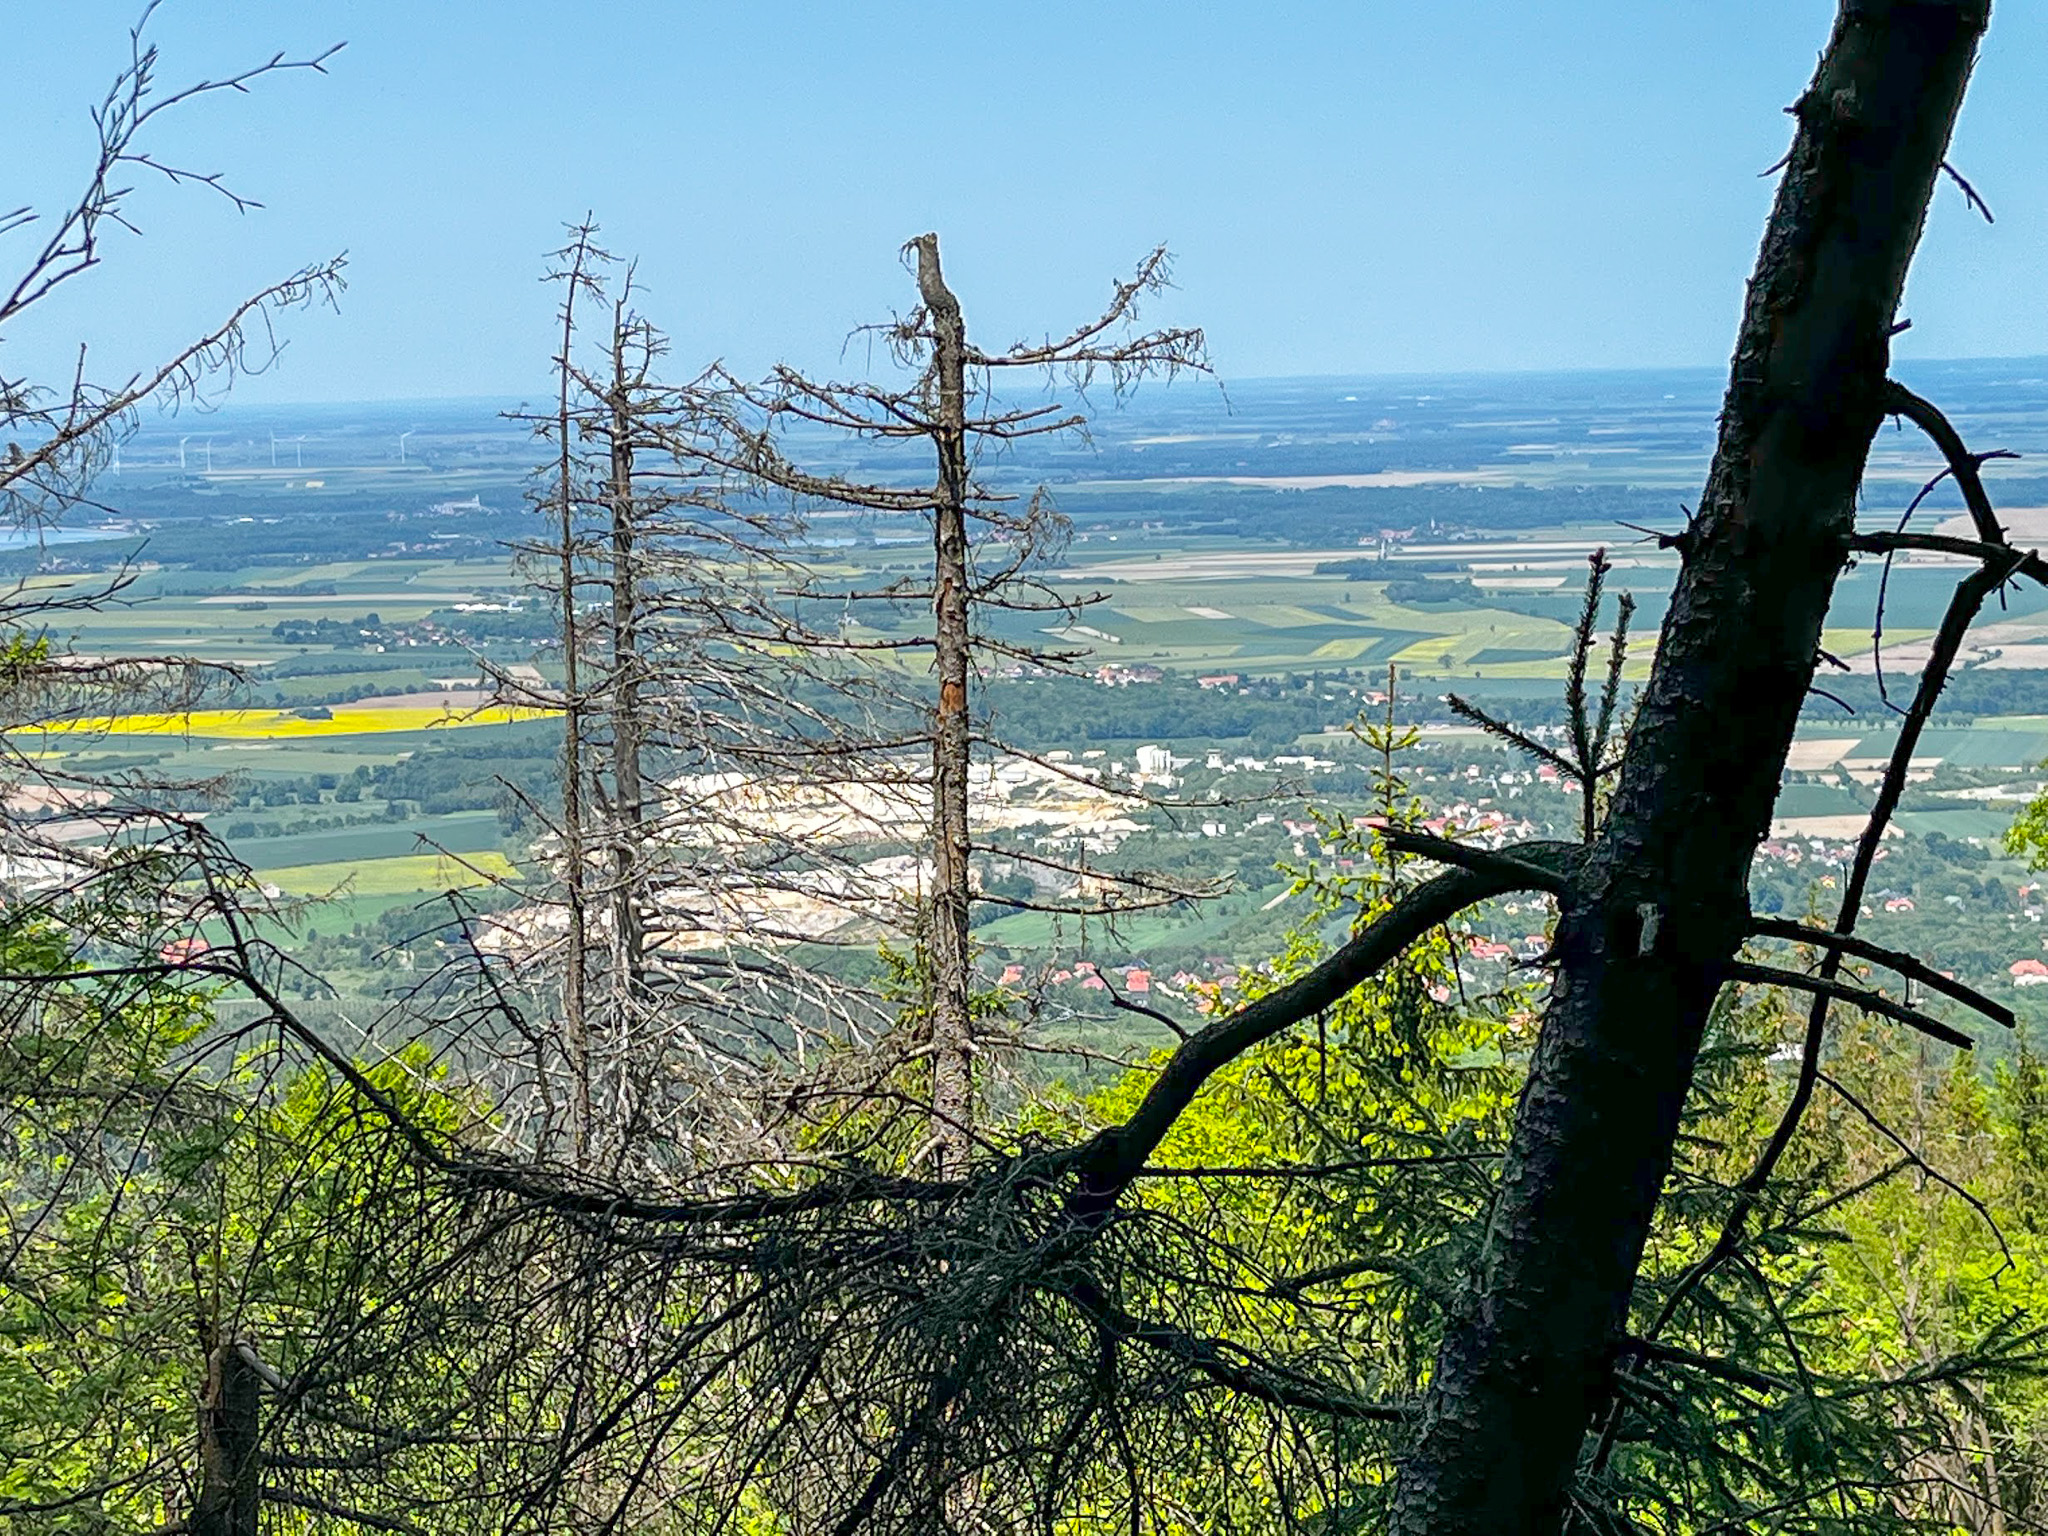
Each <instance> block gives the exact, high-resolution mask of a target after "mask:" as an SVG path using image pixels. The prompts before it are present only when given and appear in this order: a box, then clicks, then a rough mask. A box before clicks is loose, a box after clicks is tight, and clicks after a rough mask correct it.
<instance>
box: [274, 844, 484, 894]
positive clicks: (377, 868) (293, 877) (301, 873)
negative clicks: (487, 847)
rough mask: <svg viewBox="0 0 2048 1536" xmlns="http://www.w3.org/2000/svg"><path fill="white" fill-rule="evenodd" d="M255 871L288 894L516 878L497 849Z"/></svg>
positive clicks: (458, 886)
mask: <svg viewBox="0 0 2048 1536" xmlns="http://www.w3.org/2000/svg"><path fill="white" fill-rule="evenodd" d="M257 873H258V875H259V877H260V878H261V879H263V880H265V881H268V882H269V883H270V884H272V885H275V886H276V887H277V888H278V889H279V890H281V891H284V892H286V893H287V894H288V895H292V896H325V895H328V894H330V893H332V892H335V891H347V892H348V893H349V894H351V895H356V896H400V895H405V894H408V893H411V892H415V891H419V892H426V891H459V890H465V889H468V888H469V887H472V886H478V885H489V884H492V883H493V882H494V881H498V880H517V879H518V878H519V871H518V870H517V869H516V868H515V867H514V866H513V864H512V861H511V860H510V859H508V858H506V857H505V855H504V854H502V853H497V852H487V853H466V854H462V855H460V856H456V855H453V854H446V853H408V854H401V855H399V856H398V857H396V858H390V859H362V860H342V861H339V862H336V863H332V864H294V865H292V866H290V867H289V868H286V869H265V870H259V871H258V872H257Z"/></svg>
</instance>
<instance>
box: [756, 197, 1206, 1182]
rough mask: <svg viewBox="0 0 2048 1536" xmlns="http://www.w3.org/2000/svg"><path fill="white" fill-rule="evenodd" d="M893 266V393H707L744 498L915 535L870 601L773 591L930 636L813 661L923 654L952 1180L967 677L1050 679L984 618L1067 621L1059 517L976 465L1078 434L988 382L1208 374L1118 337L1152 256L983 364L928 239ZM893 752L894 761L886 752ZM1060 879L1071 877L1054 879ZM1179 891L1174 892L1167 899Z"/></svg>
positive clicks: (964, 930) (935, 1163)
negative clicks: (896, 296)
mask: <svg viewBox="0 0 2048 1536" xmlns="http://www.w3.org/2000/svg"><path fill="white" fill-rule="evenodd" d="M904 254H905V256H906V257H907V258H908V259H909V260H910V262H911V263H912V264H913V265H914V271H915V277H916V282H917V294H918V301H919V302H918V305H917V307H916V308H915V309H914V310H912V311H911V312H910V314H908V315H907V316H905V317H904V318H903V319H901V320H899V321H897V322H896V323H894V324H893V325H889V326H885V327H880V328H878V329H879V330H880V332H881V334H882V335H883V336H884V337H885V338H886V340H887V342H888V344H889V346H890V348H891V349H892V352H893V354H894V358H895V360H896V362H897V363H898V364H899V365H900V366H901V367H903V368H904V369H906V370H908V371H910V372H911V373H912V375H913V377H912V380H911V382H910V383H909V384H908V385H891V384H887V383H873V382H856V383H833V382H821V381H818V380H814V379H811V378H809V377H807V376H805V375H804V374H802V373H799V372H797V371H796V370H794V369H791V368H780V369H777V370H776V371H775V373H774V374H773V375H772V376H771V377H770V378H769V379H768V380H767V381H766V382H765V383H762V384H746V383H742V382H741V381H739V380H737V379H733V378H730V377H729V376H728V377H727V379H726V381H725V382H726V384H727V386H728V387H729V389H730V390H731V392H732V395H733V397H734V399H735V401H736V402H737V404H738V406H739V409H738V410H737V411H735V412H734V413H733V414H732V416H731V417H730V418H729V420H728V423H727V425H728V431H727V433H726V440H725V442H724V443H723V444H722V445H721V447H720V448H719V449H718V450H717V452H718V453H719V455H720V458H719V462H720V464H721V465H722V466H723V467H725V468H728V469H730V470H732V471H734V472H736V473H739V474H742V475H744V476H745V477H746V478H747V479H748V481H749V482H750V483H751V484H752V485H753V487H754V488H755V490H756V492H757V494H780V495H783V496H786V497H789V498H792V499H793V500H794V503H795V504H796V505H798V506H800V507H803V508H805V509H806V510H807V511H808V512H810V513H811V514H812V515H816V514H819V513H830V514H836V515H839V516H842V517H843V516H845V515H847V514H849V513H852V514H859V515H862V516H868V517H873V518H877V519H884V520H886V519H889V518H903V517H923V518H925V519H926V520H928V522H929V524H930V530H931V548H932V564H931V572H930V575H929V577H926V578H917V579H909V580H904V581H899V582H893V583H884V584H883V585H882V586H880V587H879V588H869V589H858V588H854V589H844V588H835V587H833V586H832V585H830V584H828V583H825V582H821V581H819V580H817V579H815V578H807V579H805V580H804V581H803V583H802V584H801V585H800V586H799V587H798V588H796V589H794V590H793V591H792V592H791V594H790V595H791V598H792V600H793V601H795V602H797V603H800V604H802V605H804V606H806V607H810V608H816V607H819V606H824V607H827V608H829V607H831V606H834V605H836V606H838V607H840V608H841V609H842V611H843V612H844V613H845V614H847V615H849V616H851V615H853V614H854V613H855V612H856V610H858V609H860V608H862V607H872V606H877V605H886V606H890V607H895V606H900V605H905V604H910V603H918V602H924V603H929V605H930V613H931V629H930V631H929V633H924V634H914V635H911V636H899V635H887V634H884V633H879V632H877V633H871V634H869V635H868V636H867V637H865V638H856V637H854V636H853V635H851V634H849V633H847V632H846V629H845V627H842V632H841V635H840V637H839V638H838V639H837V640H836V641H835V642H830V643H828V644H827V645H826V646H825V647H823V649H825V650H828V651H832V652H836V653H838V654H840V655H842V656H855V655H860V656H866V657H868V658H873V657H876V656H886V657H888V658H890V659H891V660H892V662H893V663H894V665H895V666H896V667H898V668H902V667H903V666H904V664H905V661H906V659H908V658H915V657H918V656H925V657H929V659H930V668H931V674H932V685H933V687H932V693H931V696H930V698H929V700H928V702H925V703H923V704H922V705H921V706H920V707H921V709H922V712H923V714H924V721H923V725H922V730H921V733H920V734H922V735H923V736H924V738H925V739H926V742H927V744H928V746H927V764H928V768H927V772H926V775H925V779H924V784H923V792H924V793H925V794H926V795H928V797H929V806H930V812H929V816H930V820H929V832H928V836H927V838H926V847H927V849H928V852H929V857H930V865H931V869H930V884H929V889H928V890H927V891H925V892H924V893H923V896H922V899H921V902H920V908H919V910H918V912H917V913H916V916H915V931H916V932H917V933H918V935H919V937H920V942H919V946H918V950H919V959H920V961H921V962H922V963H921V965H920V967H919V969H920V971H921V973H922V976H923V979H924V984H925V992H926V996H925V1001H924V1013H925V1025H924V1040H923V1043H922V1047H921V1049H922V1050H923V1052H924V1054H925V1055H926V1056H927V1057H928V1063H929V1073H928V1082H929V1087H928V1093H927V1097H928V1109H929V1115H930V1139H929V1143H928V1146H929V1151H930V1154H931V1164H932V1167H933V1168H934V1169H935V1170H937V1171H943V1172H949V1173H953V1174H958V1173H959V1172H961V1171H962V1170H964V1169H965V1168H966V1167H967V1166H968V1164H969V1162H970V1161H971V1160H972V1158H973V1156H974V1152H975V1147H976V1136H975V1123H976V1122H975V1094H976V1073H977V1064H978V1061H979V1058H980V1055H981V1050H980V1046H979V1045H978V1043H977V1040H976V1028H975V1023H974V1017H973V1011H974V1004H973V992H974V976H973V961H972V945H971V942H970V939H969V930H970V919H971V912H972V908H973V905H974V902H975V900H976V896H975V884H974V880H973V861H974V855H975V854H976V852H977V851H978V850H977V845H976V842H975V835H974V831H973V828H972V826H971V822H970V815H969V798H970V796H969V782H970V779H971V777H972V775H973V771H974V765H975V761H976V755H977V748H978V747H979V748H984V749H985V748H989V747H997V746H999V745H1000V743H999V742H997V741H996V740H995V739H994V738H993V737H992V736H991V734H990V733H989V731H988V730H987V728H986V725H985V724H980V725H978V724H977V722H976V717H975V712H974V708H973V702H972V695H973V692H974V688H975V680H976V672H977V670H978V669H979V668H983V667H986V666H987V665H988V664H989V662H990V661H991V660H996V659H1006V660H1011V661H1016V662H1020V663H1024V664H1027V665H1034V666H1055V667H1056V666H1060V665H1063V664H1065V663H1066V662H1067V661H1069V660H1070V658H1067V657H1065V656H1062V655H1060V654H1058V653H1056V652H1054V651H1052V650H1050V649H1048V648H1046V647H1044V646H1042V645H1037V644H1033V643H1031V641H1030V640H1029V639H1026V638H1004V637H1000V636H998V635H997V634H995V633H993V632H991V629H990V627H989V626H988V625H987V624H986V622H984V621H985V619H986V617H987V616H989V615H991V614H995V613H998V612H1009V613H1013V614H1025V615H1036V616H1040V617H1043V616H1047V615H1059V616H1071V614H1072V613H1073V612H1074V610H1075V608H1076V606H1077V602H1076V600H1075V599H1074V598H1072V597H1068V596H1065V595H1062V594H1061V593H1059V592H1057V591H1055V590H1054V589H1053V588H1052V586H1051V585H1050V584H1049V583H1048V582H1047V581H1046V579H1045V574H1046V568H1047V567H1046V562H1047V561H1048V559H1049V558H1050V557H1051V556H1053V555H1055V554H1057V553H1058V552H1059V551H1060V550H1061V548H1062V547H1063V545H1064V540H1065V536H1066V525H1065V522H1064V519H1062V518H1061V517H1060V516H1059V514H1058V513H1057V511H1056V510H1055V509H1054V507H1053V506H1052V504H1051V502H1050V500H1049V498H1047V497H1046V496H1045V495H1044V494H1043V492H1040V493H1037V494H1033V495H1028V496H1025V497H1022V498H1021V499H1020V498H1019V497H1018V496H1016V495H1014V494H1011V493H1008V492H1005V491H1002V490H999V489H997V488H995V487H993V486H992V485H990V484H989V483H987V481H986V480H985V479H984V478H983V477H982V474H983V470H982V462H983V460H984V458H986V457H987V456H989V455H991V454H993V453H998V452H1000V451H1001V449H1002V448H1003V447H1004V446H1005V445H1008V444H1011V443H1015V442H1017V441H1020V440H1022V439H1025V438H1033V437H1043V436H1048V435H1054V434H1063V433H1064V434H1071V433H1076V432H1079V431H1081V430H1082V429H1083V428H1084V426H1085V422H1086V418H1085V416H1084V415H1082V414H1081V413H1079V412H1078V411H1076V410H1075V409H1074V408H1073V407H1072V406H1070V405H1068V404H1066V403H1064V402H1062V401H1059V400H1056V399H1046V400H1040V401H1037V402H1033V403H1017V402H1015V401H1013V400H1012V399H1009V398H1006V397H1005V396H1004V395H1003V394H1002V392H1001V390H1002V386H1003V383H1004V381H1006V380H1015V381H1017V382H1019V383H1027V382H1029V380H1030V378H1031V377H1032V376H1034V375H1036V376H1038V377H1039V378H1042V379H1046V380H1048V381H1050V380H1060V381H1063V382H1065V383H1067V384H1068V385H1070V386H1071V387H1072V388H1073V390H1074V391H1075V392H1076V393H1077V394H1079V395H1082V396H1084V397H1085V391H1086V389H1087V387H1088V385H1089V383H1090V382H1091V381H1092V380H1094V379H1096V378H1098V377H1102V378H1106V379H1107V380H1108V381H1109V383H1110V385H1111V388H1112V389H1113V390H1114V391H1115V392H1116V393H1117V394H1119V395H1121V393H1122V392H1123V391H1124V390H1125V389H1127V388H1129V387H1130V386H1132V385H1134V384H1135V383H1137V382H1138V381H1139V380H1141V379H1143V378H1147V377H1160V378H1167V379H1170V378H1172V377H1173V376H1175V375H1177V374H1179V373H1181V372H1183V371H1187V370H1196V371H1203V372H1206V371H1207V366H1208V365H1207V360H1206V354H1205V352H1204V349H1203V342H1202V334H1201V332H1200V331H1198V330H1192V329H1167V330H1160V331H1152V332H1146V333H1143V334H1139V333H1137V332H1136V330H1135V326H1136V322H1137V319H1138V306H1139V304H1140V303H1141V301H1143V300H1144V299H1145V298H1146V297H1148V296H1150V295H1153V294H1156V293H1158V292H1159V291H1161V290H1162V289H1163V288H1164V287H1165V286H1166V283H1167V276H1168V269H1167V257H1166V252H1165V250H1164V249H1163V248H1162V249H1159V250H1155V251H1154V252H1152V254H1151V255H1150V256H1148V257H1147V258H1146V259H1145V260H1144V261H1143V262H1142V263H1141V264H1140V265H1139V267H1138V270H1137V271H1136V273H1135V274H1134V275H1133V276H1132V277H1131V278H1130V279H1129V280H1128V281H1123V282H1119V283H1118V284H1117V285H1116V288H1115V292H1114V294H1113V295H1112V297H1111V299H1110V302H1109V303H1108V305H1106V306H1105V307H1104V309H1103V310H1102V311H1101V312H1100V313H1098V314H1096V315H1095V316H1093V317H1092V318H1090V319H1089V320H1088V321H1087V322H1085V323H1084V324H1082V325H1080V326H1078V327H1077V328H1075V329H1074V330H1072V331H1071V332H1069V333H1067V334H1066V335H1064V336H1061V337H1058V338H1051V337H1048V338H1047V339H1046V340H1044V341H1042V342H1039V343H1026V344H1020V345H1017V346H1013V347H1010V348H1008V349H1007V350H1003V351H988V350H984V349H983V348H981V347H979V346H977V345H975V344H974V343H972V342H971V341H970V340H969V339H968V334H967V322H966V317H965V314H964V312H963V310H962V308H961V305H960V301H959V299H958V298H957V297H956V296H955V294H954V293H953V291H952V289H951V288H950V287H949V286H948V285H947V282H946V278H945V273H944V270H943V268H942V267H941V264H940V258H939V241H938V236H937V235H935V234H924V235H919V236H918V237H917V238H915V239H914V240H912V241H910V242H909V243H908V244H907V245H906V246H905V247H904ZM793 432H794V433H805V432H812V433H822V434H826V435H828V436H837V437H839V438H841V439H850V440H851V441H852V442H854V443H855V444H871V445H878V446H880V447H881V448H882V449H884V450H885V453H886V456H885V460H884V462H885V463H886V464H887V465H888V466H889V467H890V468H892V469H893V468H898V467H901V469H902V473H903V474H904V475H908V474H911V473H915V471H914V470H913V469H911V468H910V467H909V466H910V464H911V460H910V459H909V458H908V456H907V454H906V453H905V452H904V450H906V449H908V448H910V447H911V446H913V445H914V446H915V447H916V448H917V449H918V450H919V451H920V452H921V453H923V454H928V455H929V458H928V460H925V461H924V463H925V464H926V465H928V469H927V472H928V473H930V474H931V475H932V480H931V482H930V484H928V485H914V484H906V483H904V482H903V480H902V479H900V478H898V479H889V480H882V479H865V480H863V479H857V478H854V477H852V476H850V475H846V474H838V473H825V472H819V471H815V470H812V469H809V468H807V467H805V465H804V464H803V462H802V458H801V455H802V453H803V451H804V448H805V447H806V446H815V444H816V441H817V440H816V438H815V437H814V438H813V439H812V442H811V443H810V444H806V443H802V442H797V443H794V444H793V443H792V442H791V440H790V437H791V434H792V433H793ZM893 734H894V733H885V735H893ZM892 745H893V746H896V747H899V748H900V745H901V742H900V741H893V742H892ZM1003 851H1004V852H1005V853H1006V854H1007V855H1008V856H1009V857H1011V858H1015V859H1020V860H1023V861H1026V862H1030V863H1036V864H1046V863H1048V862H1049V861H1047V860H1046V859H1045V858H1044V857H1043V856H1042V855H1033V854H1029V853H1025V852H1024V851H1022V850H1020V849H1015V848H1011V849H1005V850H1003ZM1060 873H1062V874H1066V875H1070V876H1071V875H1084V874H1086V873H1088V872H1087V871H1084V870H1082V869H1079V868H1074V867H1067V866H1060ZM1125 884H1126V885H1127V886H1128V894H1127V898H1126V899H1128V900H1130V901H1131V902H1133V903H1134V904H1143V902H1144V901H1145V900H1146V899H1147V898H1148V894H1157V892H1148V890H1147V883H1146V882H1145V881H1144V880H1143V879H1133V880H1130V881H1127V882H1125ZM1181 894H1183V893H1181V892H1178V891H1175V892H1172V893H1170V894H1169V895H1168V896H1167V897H1166V899H1174V898H1175V897H1178V896H1179V895H1181ZM1083 910H1087V909H1086V908H1084V909H1083Z"/></svg>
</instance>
